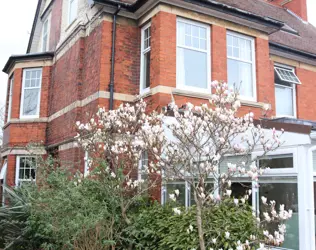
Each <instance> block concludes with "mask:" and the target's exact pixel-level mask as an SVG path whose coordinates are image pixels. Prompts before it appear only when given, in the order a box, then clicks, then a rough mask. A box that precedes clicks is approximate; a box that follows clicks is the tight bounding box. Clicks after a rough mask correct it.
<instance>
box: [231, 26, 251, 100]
mask: <svg viewBox="0 0 316 250" xmlns="http://www.w3.org/2000/svg"><path fill="white" fill-rule="evenodd" d="M227 35H231V36H235V37H239V38H242V39H245V40H248V41H250V44H251V56H252V58H251V60H252V62H249V61H246V62H247V63H249V64H251V68H252V84H253V86H252V87H253V89H252V91H253V93H252V95H253V96H252V97H248V96H242V95H240V99H242V100H245V101H255V102H256V101H257V76H256V67H257V65H256V47H255V39H254V38H253V37H251V36H247V35H243V34H240V33H237V32H234V31H227ZM226 47H227V43H226ZM227 59H232V60H236V61H241V62H244V61H243V60H241V59H238V58H235V57H229V56H228V55H227ZM227 75H228V70H227Z"/></svg>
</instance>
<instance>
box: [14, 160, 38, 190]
mask: <svg viewBox="0 0 316 250" xmlns="http://www.w3.org/2000/svg"><path fill="white" fill-rule="evenodd" d="M21 158H35V160H36V157H35V156H31V155H18V156H16V167H15V186H17V187H19V186H20V181H22V182H31V181H34V182H36V173H35V179H25V180H21V179H20V160H21ZM35 171H36V170H35Z"/></svg>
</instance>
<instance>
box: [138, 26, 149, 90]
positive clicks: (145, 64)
mask: <svg viewBox="0 0 316 250" xmlns="http://www.w3.org/2000/svg"><path fill="white" fill-rule="evenodd" d="M150 51H151V26H150V24H147V25H146V26H145V27H143V28H142V45H141V73H140V77H141V78H140V93H144V92H146V91H147V90H149V88H150Z"/></svg>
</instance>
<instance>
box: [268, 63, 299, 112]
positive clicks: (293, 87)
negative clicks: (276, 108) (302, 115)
mask: <svg viewBox="0 0 316 250" xmlns="http://www.w3.org/2000/svg"><path fill="white" fill-rule="evenodd" d="M274 67H282V68H285V69H289V70H292V71H293V72H294V70H295V67H293V66H288V65H285V64H281V63H274ZM274 70H275V69H274ZM276 73H277V74H278V75H279V73H278V72H277V71H276ZM294 73H295V72H294ZM279 77H280V75H279ZM280 79H282V78H281V77H280ZM299 81H300V80H299ZM290 84H291V85H292V87H288V86H284V85H280V84H277V83H274V85H277V86H280V87H285V88H286V87H287V88H292V89H293V96H292V98H293V116H286V115H282V114H281V115H278V114H276V117H289V118H296V117H297V104H296V85H297V84H295V83H290ZM274 91H275V89H274Z"/></svg>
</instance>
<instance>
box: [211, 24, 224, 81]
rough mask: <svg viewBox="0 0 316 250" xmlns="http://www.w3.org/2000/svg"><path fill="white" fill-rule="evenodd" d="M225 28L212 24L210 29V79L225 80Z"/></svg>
mask: <svg viewBox="0 0 316 250" xmlns="http://www.w3.org/2000/svg"><path fill="white" fill-rule="evenodd" d="M226 32H227V31H226V28H223V27H220V26H216V25H213V26H212V31H211V41H212V42H211V51H212V53H211V57H212V81H214V80H217V81H225V82H227V49H226Z"/></svg>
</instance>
